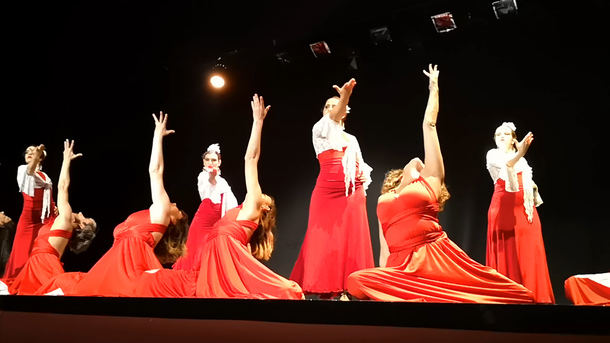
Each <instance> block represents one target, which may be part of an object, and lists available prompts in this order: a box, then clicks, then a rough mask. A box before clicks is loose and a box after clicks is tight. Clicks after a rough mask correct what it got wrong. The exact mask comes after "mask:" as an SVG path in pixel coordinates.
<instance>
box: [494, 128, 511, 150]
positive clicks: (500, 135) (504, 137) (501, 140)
mask: <svg viewBox="0 0 610 343" xmlns="http://www.w3.org/2000/svg"><path fill="white" fill-rule="evenodd" d="M494 139H495V141H496V146H497V147H498V149H500V150H502V151H509V150H512V146H513V139H514V137H513V131H512V130H511V129H510V128H507V127H500V128H498V129H497V130H496V134H495V136H494Z"/></svg>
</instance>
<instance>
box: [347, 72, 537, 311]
mask: <svg viewBox="0 0 610 343" xmlns="http://www.w3.org/2000/svg"><path fill="white" fill-rule="evenodd" d="M424 74H426V76H428V78H429V90H430V94H429V97H428V104H427V107H426V112H425V115H424V121H423V124H422V126H423V136H424V152H425V159H424V161H425V163H422V161H421V160H420V159H418V158H414V159H412V160H411V161H410V162H409V163H408V164H407V165H406V166H405V167H404V169H403V170H392V171H390V172H388V173H387V175H386V179H385V181H384V185H383V189H382V194H381V196H380V197H379V200H378V204H377V216H378V217H379V221H380V223H381V227H382V230H383V233H384V237H385V240H386V242H387V246H388V248H389V252H390V254H389V256H388V259H387V263H386V267H384V268H373V269H367V270H362V271H358V272H355V273H353V274H351V275H350V276H349V279H348V289H349V292H350V293H351V294H352V295H353V296H355V297H357V298H359V299H374V300H386V301H422V302H478V303H527V302H532V301H533V294H532V292H531V291H529V290H527V289H526V288H525V287H523V286H521V285H519V284H517V283H516V282H514V281H512V280H510V279H509V278H507V277H505V276H503V275H502V274H500V273H498V272H497V271H496V270H494V269H492V268H490V267H486V266H483V265H481V264H479V263H477V262H475V261H474V260H472V259H471V258H470V257H468V255H466V253H464V252H463V251H462V250H461V249H460V248H459V247H458V246H457V245H455V244H454V243H453V242H452V241H451V240H449V238H448V237H447V234H446V233H445V232H443V229H442V228H441V226H440V224H439V222H438V213H439V211H440V207H442V205H443V203H444V202H445V201H446V200H447V199H448V198H449V193H448V192H447V189H446V188H445V184H444V178H445V171H444V166H443V158H442V155H441V149H440V144H439V140H438V136H437V132H436V118H437V114H438V108H439V104H438V74H439V72H438V69H437V67H436V66H432V65H430V66H429V69H428V71H424Z"/></svg>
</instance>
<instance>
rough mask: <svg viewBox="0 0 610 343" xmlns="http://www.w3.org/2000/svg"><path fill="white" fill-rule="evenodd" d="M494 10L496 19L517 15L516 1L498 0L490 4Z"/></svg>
mask: <svg viewBox="0 0 610 343" xmlns="http://www.w3.org/2000/svg"><path fill="white" fill-rule="evenodd" d="M491 6H492V7H493V9H494V14H495V15H496V19H500V17H504V16H507V15H514V14H517V1H516V0H499V1H495V2H492V3H491Z"/></svg>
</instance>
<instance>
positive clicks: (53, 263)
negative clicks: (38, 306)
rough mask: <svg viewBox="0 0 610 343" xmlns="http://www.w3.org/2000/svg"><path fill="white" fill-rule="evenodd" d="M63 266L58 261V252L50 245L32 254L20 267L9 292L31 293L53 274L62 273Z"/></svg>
mask: <svg viewBox="0 0 610 343" xmlns="http://www.w3.org/2000/svg"><path fill="white" fill-rule="evenodd" d="M63 272H64V268H63V265H62V263H61V262H60V261H59V254H58V253H57V250H55V249H54V248H53V247H52V246H50V245H49V249H46V251H40V252H38V253H34V254H32V256H30V258H29V259H28V261H27V263H26V264H25V266H24V267H23V269H21V272H20V273H19V274H18V275H17V277H16V278H15V280H14V281H13V283H12V284H11V286H10V287H9V292H10V293H11V294H19V295H32V294H36V291H38V289H39V288H40V287H41V286H42V285H43V284H44V283H46V282H47V281H49V280H50V279H51V278H53V277H54V276H55V275H59V274H62V273H63Z"/></svg>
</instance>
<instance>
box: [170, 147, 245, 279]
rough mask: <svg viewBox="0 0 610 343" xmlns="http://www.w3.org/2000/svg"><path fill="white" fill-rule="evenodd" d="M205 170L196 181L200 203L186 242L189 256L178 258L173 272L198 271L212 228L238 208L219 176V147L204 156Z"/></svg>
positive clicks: (226, 185)
mask: <svg viewBox="0 0 610 343" xmlns="http://www.w3.org/2000/svg"><path fill="white" fill-rule="evenodd" d="M202 159H203V171H202V172H201V173H199V177H198V178H197V186H198V189H199V196H200V197H201V204H200V205H199V209H197V212H196V213H195V216H194V217H193V221H192V222H191V227H190V229H189V234H188V238H187V239H186V254H185V255H184V256H183V257H181V258H179V259H178V261H176V263H174V265H173V267H172V268H173V269H178V270H180V269H182V270H197V269H199V265H200V261H199V260H198V258H199V256H200V254H199V251H200V250H201V247H202V245H203V243H204V242H205V241H206V238H207V235H208V233H209V232H210V230H211V229H212V226H214V224H215V223H216V222H217V221H218V220H219V219H220V218H221V217H222V216H224V215H225V214H226V213H227V211H228V210H230V209H232V208H234V207H237V199H236V198H235V195H233V192H232V191H231V187H230V186H229V184H228V183H227V181H226V180H225V179H224V178H223V177H222V176H220V164H221V163H222V160H221V158H220V146H219V145H218V144H212V145H210V146H209V147H208V149H207V150H206V152H204V153H203V156H202Z"/></svg>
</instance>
